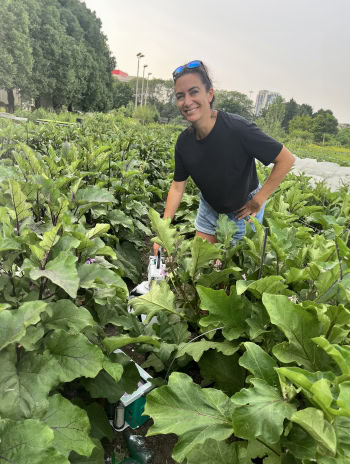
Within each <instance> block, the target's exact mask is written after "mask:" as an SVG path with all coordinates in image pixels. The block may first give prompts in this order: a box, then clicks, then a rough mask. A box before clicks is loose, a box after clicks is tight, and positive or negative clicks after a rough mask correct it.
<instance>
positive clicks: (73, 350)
mask: <svg viewBox="0 0 350 464" xmlns="http://www.w3.org/2000/svg"><path fill="white" fill-rule="evenodd" d="M44 345H45V347H46V352H47V353H50V354H51V355H52V356H53V357H54V359H56V360H57V362H58V364H59V368H58V374H59V376H60V379H61V380H62V381H64V382H70V381H72V380H74V379H76V378H78V377H82V376H84V377H95V376H96V375H97V374H98V373H99V372H100V370H101V369H102V363H103V361H104V355H103V353H102V351H101V349H100V348H99V347H98V346H96V345H92V344H91V343H90V342H89V340H88V339H87V338H86V337H85V335H82V334H76V335H72V334H69V333H67V332H64V331H63V330H56V331H55V332H53V333H51V334H50V335H48V336H47V337H45V339H44Z"/></svg>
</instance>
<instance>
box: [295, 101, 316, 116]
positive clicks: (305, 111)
mask: <svg viewBox="0 0 350 464" xmlns="http://www.w3.org/2000/svg"><path fill="white" fill-rule="evenodd" d="M313 111H314V110H313V108H312V106H310V105H308V104H306V103H303V104H302V105H298V116H312V114H313Z"/></svg>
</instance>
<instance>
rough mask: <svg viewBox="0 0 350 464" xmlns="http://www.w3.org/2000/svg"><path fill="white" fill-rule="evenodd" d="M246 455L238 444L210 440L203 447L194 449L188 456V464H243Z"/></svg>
mask: <svg viewBox="0 0 350 464" xmlns="http://www.w3.org/2000/svg"><path fill="white" fill-rule="evenodd" d="M244 454H247V450H246V449H245V448H243V447H241V446H240V444H239V443H238V442H236V443H231V444H228V443H226V442H225V441H217V440H212V439H211V438H209V439H208V440H206V441H205V442H204V444H203V445H197V446H195V447H194V448H193V450H192V451H191V452H190V453H189V455H188V456H187V464H199V463H200V464H241V463H242V461H241V458H243V459H244ZM242 455H243V456H242Z"/></svg>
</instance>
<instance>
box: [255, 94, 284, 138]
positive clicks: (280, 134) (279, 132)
mask: <svg viewBox="0 0 350 464" xmlns="http://www.w3.org/2000/svg"><path fill="white" fill-rule="evenodd" d="M284 113H285V104H284V101H283V98H282V97H278V98H276V100H275V101H274V102H273V103H272V104H271V105H270V106H269V107H268V109H267V111H266V114H265V116H264V117H260V118H258V119H257V120H256V124H257V125H258V126H259V127H260V129H262V130H263V131H264V132H266V134H268V135H270V136H271V137H273V138H275V139H277V140H283V139H284V138H285V137H286V133H285V131H284V130H283V128H282V121H283V118H284Z"/></svg>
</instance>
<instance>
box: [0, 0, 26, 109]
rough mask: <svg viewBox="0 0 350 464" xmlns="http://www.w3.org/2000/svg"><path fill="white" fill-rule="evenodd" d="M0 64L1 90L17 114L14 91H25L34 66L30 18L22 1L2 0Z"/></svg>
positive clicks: (10, 107)
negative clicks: (5, 91)
mask: <svg viewBox="0 0 350 464" xmlns="http://www.w3.org/2000/svg"><path fill="white" fill-rule="evenodd" d="M0 63H1V66H0V88H5V89H6V90H7V95H8V102H9V111H10V112H13V111H14V96H13V90H14V89H21V88H22V87H24V85H25V84H26V82H27V81H28V80H29V79H30V75H31V72H32V66H33V59H32V47H31V43H30V36H29V18H28V14H27V12H26V10H25V8H24V3H23V1H22V0H18V1H16V2H15V1H14V0H1V15H0Z"/></svg>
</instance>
